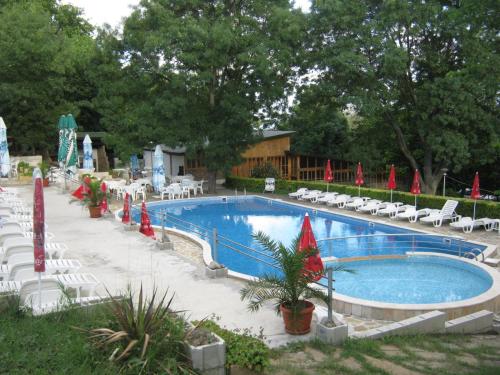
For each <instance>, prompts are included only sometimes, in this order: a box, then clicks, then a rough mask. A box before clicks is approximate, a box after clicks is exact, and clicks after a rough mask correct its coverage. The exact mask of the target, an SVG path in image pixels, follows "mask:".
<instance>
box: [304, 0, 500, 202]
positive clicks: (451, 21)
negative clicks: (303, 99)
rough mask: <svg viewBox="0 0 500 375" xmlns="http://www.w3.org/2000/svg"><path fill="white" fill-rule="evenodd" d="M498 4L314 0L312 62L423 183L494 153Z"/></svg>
mask: <svg viewBox="0 0 500 375" xmlns="http://www.w3.org/2000/svg"><path fill="white" fill-rule="evenodd" d="M496 14H498V2H495V1H482V2H475V1H467V0H460V1H459V0H457V1H437V0H429V1H425V2H422V1H373V0H356V1H349V2H343V1H316V2H314V4H313V6H312V11H311V19H310V21H311V27H310V29H311V34H312V35H313V38H312V43H311V56H310V65H309V66H310V67H311V68H312V67H314V68H315V69H318V70H319V71H320V77H319V80H320V81H321V82H322V83H323V84H325V83H329V84H330V85H331V86H332V90H334V91H335V92H336V97H337V99H338V100H339V101H340V102H342V103H343V104H344V105H348V104H352V105H354V106H355V109H356V111H357V112H358V114H359V115H360V116H361V117H363V118H365V119H366V120H367V121H368V123H369V124H371V125H373V124H376V126H377V128H378V129H379V131H380V132H381V133H384V132H392V133H393V134H394V135H395V138H396V142H397V145H398V147H399V149H400V150H401V152H402V154H403V155H404V157H405V158H406V159H407V161H408V163H409V165H410V166H411V168H413V169H415V168H419V169H421V170H422V177H423V181H422V182H423V184H422V185H423V189H424V191H426V192H428V193H435V191H436V189H437V187H438V184H439V182H440V180H441V178H442V173H443V172H442V169H443V168H449V169H451V170H452V171H453V172H458V171H460V170H461V169H462V168H463V167H464V166H466V165H468V164H472V163H474V164H477V165H481V164H485V163H487V162H488V161H489V160H491V159H492V158H495V157H498V147H495V144H496V145H498V133H499V130H498V129H499V127H498V99H497V84H498V81H499V79H498V78H499V68H498V67H499V66H500V64H499V63H500V61H499V57H498V55H497V54H496V49H495V48H496V47H495V43H496V32H497V30H498V18H497V17H496Z"/></svg>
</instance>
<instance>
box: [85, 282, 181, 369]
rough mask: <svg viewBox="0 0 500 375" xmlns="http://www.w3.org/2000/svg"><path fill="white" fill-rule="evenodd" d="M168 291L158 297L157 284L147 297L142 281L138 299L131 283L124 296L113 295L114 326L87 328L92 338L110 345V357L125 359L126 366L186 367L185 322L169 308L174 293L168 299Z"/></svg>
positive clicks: (145, 367)
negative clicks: (184, 356)
mask: <svg viewBox="0 0 500 375" xmlns="http://www.w3.org/2000/svg"><path fill="white" fill-rule="evenodd" d="M167 295H168V290H167V291H166V292H165V293H164V294H163V295H162V296H159V297H158V295H157V289H156V288H154V290H153V293H152V295H151V297H149V298H148V297H147V296H146V295H145V294H144V293H143V288H142V284H141V287H140V291H139V296H138V298H137V299H136V296H135V295H134V294H133V293H132V291H131V289H130V287H129V289H128V292H127V295H126V296H125V297H123V298H116V297H113V296H111V295H110V298H111V302H110V304H109V308H110V312H111V314H112V316H113V320H112V322H110V327H111V328H108V327H104V328H93V329H91V330H88V333H89V335H90V336H89V337H90V340H91V341H92V342H94V343H95V344H96V346H97V347H98V348H101V347H104V348H109V349H110V350H111V357H110V358H111V359H112V360H114V361H118V362H120V361H121V362H123V363H124V368H135V369H137V370H140V371H144V370H146V371H147V370H148V369H150V368H155V367H161V366H159V364H161V365H163V366H165V368H166V367H167V364H168V366H169V367H170V366H171V365H172V364H175V366H174V368H170V370H173V371H177V370H183V369H185V365H184V364H183V363H182V361H181V357H182V348H183V347H182V339H183V337H184V330H185V328H184V327H185V323H184V321H183V320H182V319H180V318H179V316H177V315H176V314H175V313H174V312H173V311H171V310H170V305H171V303H172V300H173V297H174V296H173V295H172V297H171V298H170V299H167ZM157 297H158V300H157ZM115 327H116V328H115ZM177 362H178V363H177Z"/></svg>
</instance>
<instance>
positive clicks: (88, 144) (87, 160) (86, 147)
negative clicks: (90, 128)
mask: <svg viewBox="0 0 500 375" xmlns="http://www.w3.org/2000/svg"><path fill="white" fill-rule="evenodd" d="M83 169H89V170H93V169H94V160H93V158H92V140H91V139H90V137H89V135H88V134H85V138H84V139H83Z"/></svg>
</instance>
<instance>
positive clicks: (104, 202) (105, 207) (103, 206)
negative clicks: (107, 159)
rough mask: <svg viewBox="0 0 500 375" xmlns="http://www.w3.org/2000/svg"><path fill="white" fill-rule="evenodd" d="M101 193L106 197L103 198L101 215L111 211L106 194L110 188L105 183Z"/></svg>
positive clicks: (102, 185)
mask: <svg viewBox="0 0 500 375" xmlns="http://www.w3.org/2000/svg"><path fill="white" fill-rule="evenodd" d="M101 191H102V192H103V193H104V196H103V197H102V202H101V214H105V213H106V212H108V211H109V208H108V199H107V197H106V192H107V191H108V187H107V186H106V183H105V182H103V183H102V184H101Z"/></svg>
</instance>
